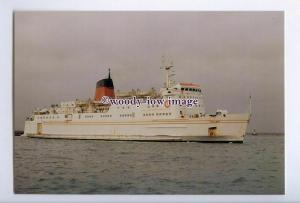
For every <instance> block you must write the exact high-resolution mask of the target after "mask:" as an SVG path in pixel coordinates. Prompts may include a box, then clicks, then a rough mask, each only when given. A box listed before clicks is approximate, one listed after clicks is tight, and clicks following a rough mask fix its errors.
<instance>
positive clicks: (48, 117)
mask: <svg viewBox="0 0 300 203" xmlns="http://www.w3.org/2000/svg"><path fill="white" fill-rule="evenodd" d="M54 118H59V116H53V115H51V116H38V117H37V119H54Z"/></svg>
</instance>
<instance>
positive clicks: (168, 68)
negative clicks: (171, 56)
mask: <svg viewBox="0 0 300 203" xmlns="http://www.w3.org/2000/svg"><path fill="white" fill-rule="evenodd" d="M161 63H162V67H161V69H164V70H165V72H166V82H165V87H166V88H167V89H168V88H170V87H171V85H173V83H174V80H171V78H172V77H173V76H175V74H174V71H173V70H172V68H173V67H174V66H173V62H172V61H168V62H166V61H165V57H164V56H162V61H161Z"/></svg>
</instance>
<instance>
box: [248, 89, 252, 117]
mask: <svg viewBox="0 0 300 203" xmlns="http://www.w3.org/2000/svg"><path fill="white" fill-rule="evenodd" d="M248 111H249V117H251V115H252V98H251V94H250V95H249V110H248Z"/></svg>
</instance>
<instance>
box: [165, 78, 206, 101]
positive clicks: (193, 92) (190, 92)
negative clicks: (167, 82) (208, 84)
mask: <svg viewBox="0 0 300 203" xmlns="http://www.w3.org/2000/svg"><path fill="white" fill-rule="evenodd" d="M161 94H162V96H165V97H168V96H170V97H174V96H175V97H176V96H178V97H179V98H200V97H202V92H201V88H200V85H198V84H194V83H185V82H181V83H178V84H176V85H174V86H172V87H169V88H162V89H161Z"/></svg>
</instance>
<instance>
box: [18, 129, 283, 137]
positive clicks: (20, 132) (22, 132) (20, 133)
mask: <svg viewBox="0 0 300 203" xmlns="http://www.w3.org/2000/svg"><path fill="white" fill-rule="evenodd" d="M22 134H24V131H22V130H15V131H14V136H21V135H22ZM246 135H252V133H251V132H247V133H246ZM257 135H258V136H260V135H277V136H279V135H284V133H263V132H262V133H260V132H258V133H257ZM257 135H255V136H257Z"/></svg>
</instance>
